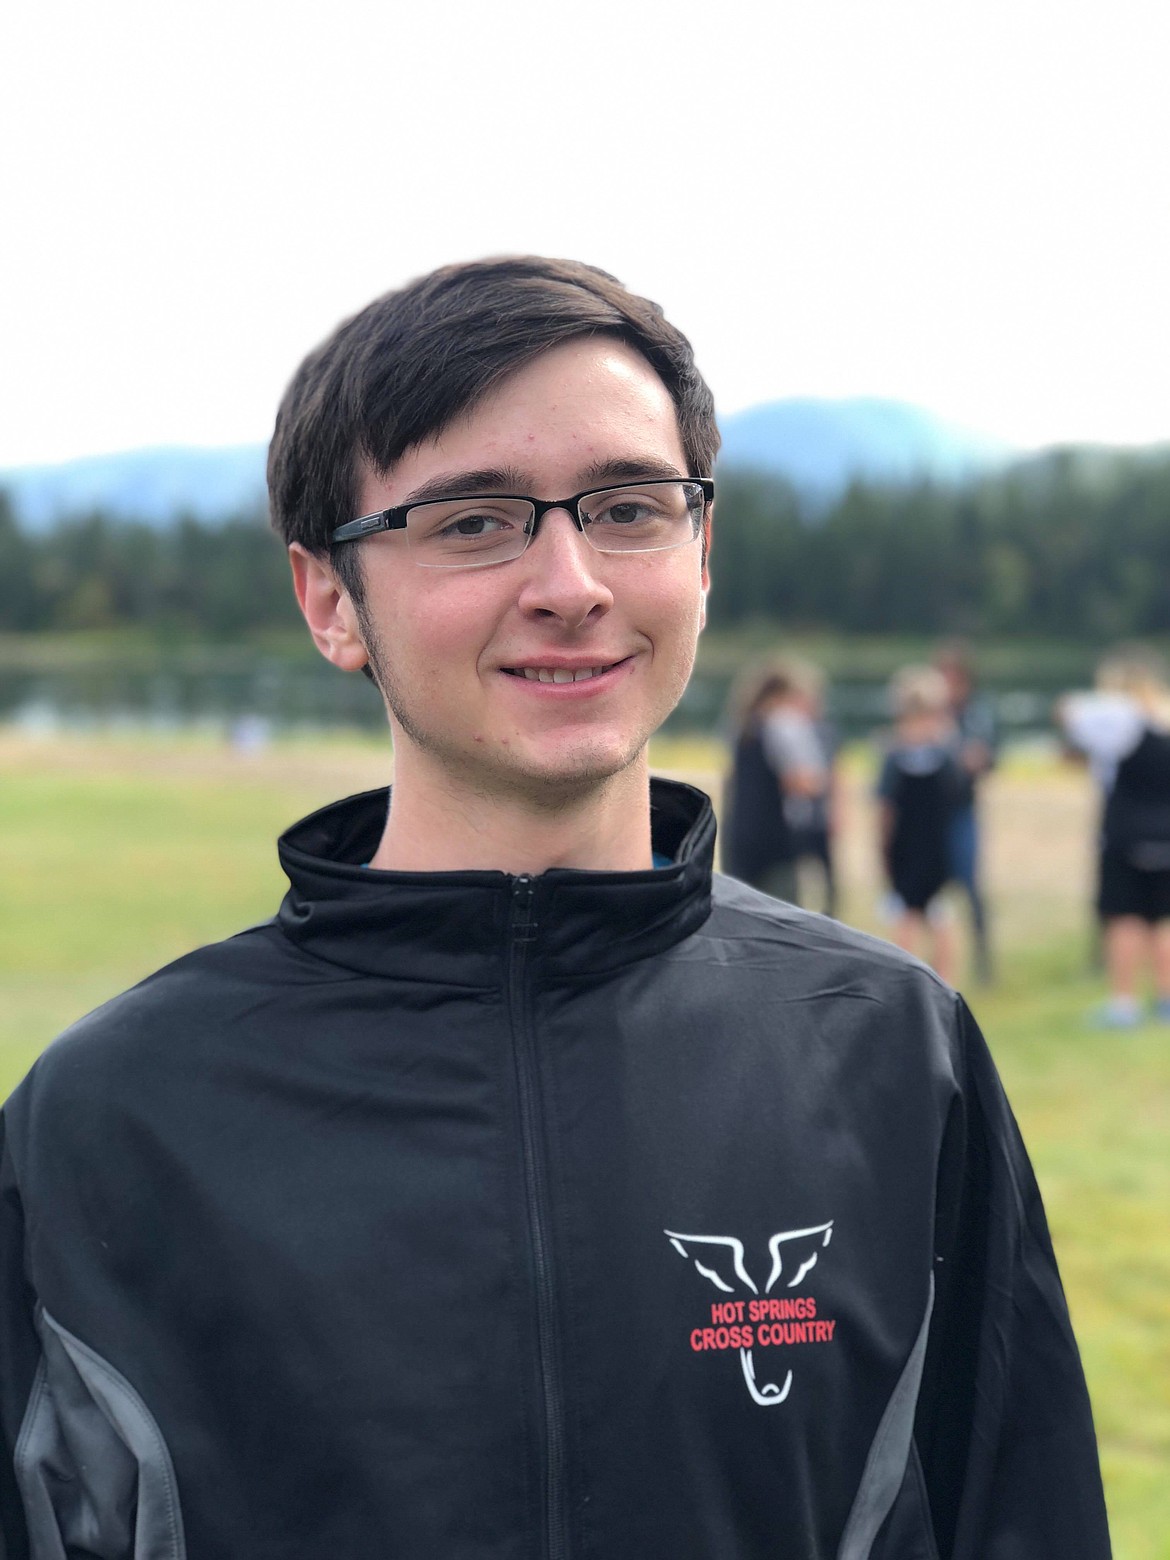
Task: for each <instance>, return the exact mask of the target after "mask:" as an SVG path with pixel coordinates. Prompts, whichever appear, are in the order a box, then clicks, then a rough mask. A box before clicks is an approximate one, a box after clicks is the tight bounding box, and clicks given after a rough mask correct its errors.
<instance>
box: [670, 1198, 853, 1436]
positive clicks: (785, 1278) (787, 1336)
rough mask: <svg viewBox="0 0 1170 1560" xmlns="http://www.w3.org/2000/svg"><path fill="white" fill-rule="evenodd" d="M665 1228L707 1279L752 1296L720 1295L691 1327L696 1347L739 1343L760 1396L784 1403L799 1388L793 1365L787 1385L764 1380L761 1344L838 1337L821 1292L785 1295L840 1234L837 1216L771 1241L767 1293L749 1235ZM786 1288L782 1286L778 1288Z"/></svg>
mask: <svg viewBox="0 0 1170 1560" xmlns="http://www.w3.org/2000/svg"><path fill="white" fill-rule="evenodd" d="M663 1234H664V1235H665V1236H666V1237H667V1239H668V1240H669V1241H670V1244H671V1245H672V1246H673V1247H674V1249H675V1250H676V1251H677V1252H678V1254H679V1256H681V1257H685V1258H686V1259H687V1260H688V1261H690V1262H693V1263H694V1265H695V1268H696V1269H697V1270H698V1272H700V1273H701V1274H702V1275H703V1277H704V1278H705V1279H707V1280H708V1281H709V1282H710V1283H711V1284H713V1285H714V1286H715V1288H716V1289H718V1290H719V1291H720V1292H721V1293H722V1294H725V1295H739V1296H743V1295H745V1294H746V1295H750V1296H752V1297H753V1298H751V1299H730V1300H719V1301H715V1302H714V1303H713V1304H712V1306H711V1320H710V1323H709V1324H707V1325H704V1326H701V1327H695V1328H692V1329H691V1338H690V1343H691V1348H692V1349H693V1350H694V1351H695V1353H696V1354H702V1353H705V1352H707V1351H708V1350H716V1351H719V1350H724V1349H738V1350H739V1359H740V1364H741V1366H742V1367H743V1379H744V1381H745V1382H746V1383H747V1389H748V1391H749V1392H750V1393H751V1395H752V1400H753V1401H754V1402H756V1403H759V1404H760V1405H761V1406H762V1407H764V1408H774V1407H775V1406H776V1404H777V1403H783V1402H784V1399H785V1398H786V1397H787V1396H788V1394H789V1392H790V1391H791V1390H792V1371H791V1369H789V1370H788V1372H787V1374H786V1376H785V1378H784V1385H783V1386H777V1384H776V1383H775V1382H774V1381H767V1382H764V1383H762V1384H761V1383H760V1382H758V1381H757V1380H756V1365H755V1359H754V1357H753V1352H752V1351H753V1350H754V1349H756V1348H766V1349H767V1348H781V1347H783V1348H785V1349H787V1348H790V1347H792V1346H794V1345H804V1344H812V1343H832V1342H833V1336H834V1334H835V1332H836V1330H837V1323H836V1321H834V1320H830V1319H829V1318H827V1317H823V1316H818V1315H817V1302H816V1296H815V1295H812V1294H799V1295H791V1294H784V1293H783V1291H784V1290H792V1289H796V1288H798V1287H799V1286H800V1285H801V1284H802V1283H803V1282H804V1280H805V1278H806V1277H807V1276H808V1274H809V1273H811V1271H812V1270H813V1268H814V1267H815V1266H816V1265H817V1261H818V1259H819V1257H820V1255H821V1252H822V1251H824V1250H825V1248H826V1247H827V1246H828V1244H829V1241H830V1240H831V1239H832V1235H833V1221H832V1219H830V1220H829V1222H828V1223H827V1224H813V1225H810V1226H809V1227H808V1228H807V1229H803V1230H781V1231H780V1232H779V1233H778V1234H776V1235H773V1236H772V1237H771V1239H770V1240H769V1241H768V1256H769V1259H770V1262H771V1268H770V1271H769V1273H768V1281H767V1283H766V1284H765V1285H764V1288H763V1293H762V1294H761V1292H760V1287H759V1285H758V1284H757V1283H756V1281H755V1280H754V1279H753V1278H752V1276H751V1274H750V1273H749V1272H748V1270H747V1267H746V1265H745V1262H744V1249H743V1242H742V1241H741V1240H739V1239H738V1238H737V1237H736V1236H734V1235H683V1234H680V1233H679V1232H678V1231H677V1230H664V1231H663ZM774 1289H778V1290H779V1291H781V1292H780V1293H777V1294H773V1293H772V1291H773V1290H774Z"/></svg>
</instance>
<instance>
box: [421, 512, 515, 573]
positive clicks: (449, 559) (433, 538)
mask: <svg viewBox="0 0 1170 1560" xmlns="http://www.w3.org/2000/svg"><path fill="white" fill-rule="evenodd" d="M534 515H535V510H534V509H533V507H532V505H531V504H530V503H528V501H527V500H526V499H522V498H444V499H437V500H436V501H435V502H434V503H427V504H416V505H415V506H414V508H413V509H411V510H410V511H409V513H408V514H407V517H406V540H407V543H408V545H409V547H410V551H411V555H412V557H413V558H414V559H415V561H416V562H417V563H421V564H425V565H427V566H429V567H431V568H439V569H458V568H461V567H463V568H466V567H468V566H472V565H476V564H486V563H505V562H506V561H507V560H508V559H509V558H518V557H519V556H520V554H521V553H522V552H523V551H524V549H525V547H527V545H528V536H529V532H530V531H531V529H532V521H533V516H534Z"/></svg>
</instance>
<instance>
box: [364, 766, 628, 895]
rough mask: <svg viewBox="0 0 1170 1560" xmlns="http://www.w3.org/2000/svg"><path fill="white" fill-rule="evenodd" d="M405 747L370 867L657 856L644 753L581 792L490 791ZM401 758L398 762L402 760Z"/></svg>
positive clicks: (512, 868)
mask: <svg viewBox="0 0 1170 1560" xmlns="http://www.w3.org/2000/svg"><path fill="white" fill-rule="evenodd" d="M413 757H414V755H409V757H408V756H407V755H406V754H402V753H401V750H400V756H399V758H398V761H397V762H396V765H395V776H394V787H393V792H392V800H391V805H390V812H389V815H388V817H387V820H386V828H385V830H384V832H383V834H382V839H381V841H380V842H379V845H378V849H377V850H376V851H375V853H374V855H373V857H372V859H371V861H370V866H371V867H375V868H378V869H379V870H381V871H390V872H457V871H477V870H479V871H496V872H509V873H513V874H519V873H531V874H538V873H541V872H546V871H547V870H548V869H549V868H550V867H573V868H576V869H577V870H579V871H591V872H630V871H642V870H645V869H647V868H649V867H650V866H652V864H653V855H652V849H651V844H650V785H649V770H648V767H647V762H646V756H645V754H642V755H641V756H640V757H639V758H638V759H636V760H635V762H634V763H633V764H631V765H630V766H629V767H628V768H627V769H624V770H623V771H622V772H621V773H620V774H617V775H613V776H611V777H609V778H608V779H606V780H604V781H601V782H598V783H597V784H596V785H594V786H592V787H590V788H589V789H588V790H587V791H581V792H578V791H573V790H568V789H566V790H563V791H562V792H561V793H560V794H559V795H558V793H557V792H555V791H553V792H550V793H548V794H547V795H543V794H541V793H539V792H537V793H535V794H526V793H525V792H524V791H522V790H512V791H509V792H503V793H500V792H492V793H488V792H485V791H484V790H482V789H472V788H471V787H468V786H466V785H463V784H461V783H460V782H459V780H458V779H457V778H455V777H452V776H450V775H440V776H435V775H433V774H430V775H427V774H426V773H425V770H426V768H427V766H426V765H425V764H424V765H421V766H418V765H416V764H414V763H412V762H411V761H410V760H411V758H413ZM404 759H406V761H405V762H404V761H403V760H404Z"/></svg>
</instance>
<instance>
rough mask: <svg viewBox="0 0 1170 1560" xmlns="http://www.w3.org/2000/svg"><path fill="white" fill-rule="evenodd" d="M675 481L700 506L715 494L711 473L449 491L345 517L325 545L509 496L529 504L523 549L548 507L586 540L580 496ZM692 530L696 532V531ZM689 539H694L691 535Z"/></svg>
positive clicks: (401, 527)
mask: <svg viewBox="0 0 1170 1560" xmlns="http://www.w3.org/2000/svg"><path fill="white" fill-rule="evenodd" d="M679 483H684V484H686V485H688V486H690V487H697V488H698V489H699V490H700V491H701V493H702V495H703V507H704V509H705V508H706V507H707V505H708V504H709V503H711V501H712V500H713V499H714V497H715V479H714V477H647V478H646V480H645V481H644V482H638V481H633V482H611V483H608V484H607V485H606V486H605V487H597V488H586V489H585V491H584V492H583V493H574V494H573V496H572V497H571V498H532V497H531V496H530V495H529V494H527V493H467V494H463V493H453V494H452V495H451V496H450V498H420V499H418V500H417V501H416V502H415V503H413V504H398V505H397V506H396V507H395V508H393V509H379V510H377V511H376V512H375V513H374V514H369V515H359V516H358V518H357V519H356V520H347V521H346V522H345V524H344V525H339V526H338V527H337V529H336V530H335V531H333V532H332V533H331V534H330V537H329V545H330V546H331V547H332V546H335V545H336V544H337V543H338V542H360V541H362V540H363V539H364V538H365V537H367V536H376V535H377V534H378V532H379V531H405V529H406V517H407V515H408V514H409V513H410V511H411V510H412V509H425V508H427V507H428V506H429V505H431V504H452V503H462V502H464V501H466V502H467V503H469V504H474V503H476V502H477V501H482V502H483V503H485V504H487V503H498V502H499V500H501V499H513V500H516V501H517V502H519V503H524V504H531V505H532V511H533V513H532V523H531V525H529V526H527V527H526V532H527V536H528V541H527V542H525V544H524V547H525V549H527V548H528V546H529V545H530V544H531V542H532V541H533V540H534V538H535V536H536V533H537V531H538V530H539V529H540V522H541V521H542V520H543V519H544V517H545V515H547V514H548V512H549V510H550V509H564V510H566V511H567V512H568V514H569V515H570V517H571V518H572V521H573V524H574V525H575V526H576V527H577V529H578V531H580V533H581V535H582V536H584V537H585V539H586V540H587V541H588V540H589V538H588V534H587V532H586V530H585V520H584V517H583V516H582V514H581V504H582V502H583V500H585V499H587V498H592V497H593V495H594V494H595V493H621V492H624V491H625V490H626V489H628V488H644V487H667V486H670V487H677V486H678V485H679ZM695 534H696V535H698V532H696V533H695ZM692 540H694V538H693V537H692ZM678 545H679V546H686V543H685V542H680V543H678ZM599 550H600V549H599ZM643 550H646V551H650V552H669V551H670V549H669V548H666V547H659V548H649V549H643ZM629 551H631V552H636V551H638V549H637V548H630V549H629ZM522 556H523V553H522V552H520V553H516V554H515V557H517V558H520V557H522ZM508 561H510V560H508Z"/></svg>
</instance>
